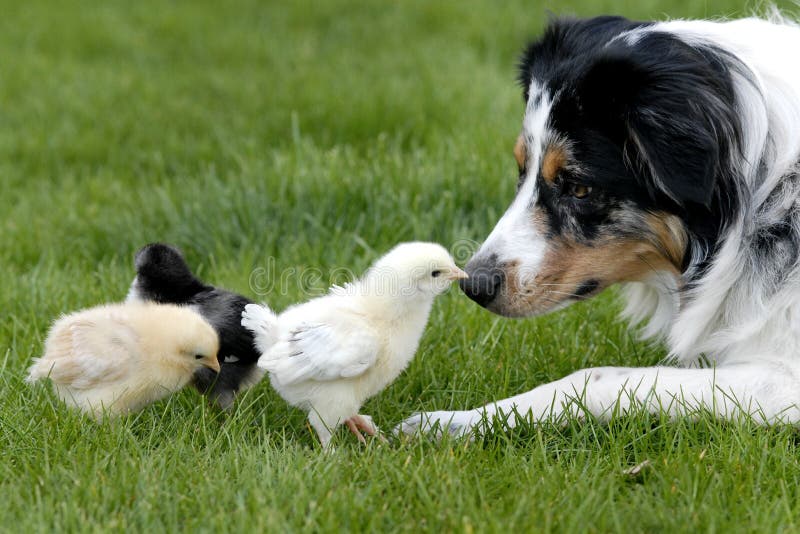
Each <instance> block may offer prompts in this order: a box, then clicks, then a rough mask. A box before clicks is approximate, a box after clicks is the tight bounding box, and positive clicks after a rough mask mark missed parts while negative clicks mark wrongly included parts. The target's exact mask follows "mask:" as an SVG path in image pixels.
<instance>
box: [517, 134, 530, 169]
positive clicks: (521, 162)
mask: <svg viewBox="0 0 800 534" xmlns="http://www.w3.org/2000/svg"><path fill="white" fill-rule="evenodd" d="M514 159H515V160H517V166H518V167H519V170H520V172H522V171H523V170H524V169H525V165H526V164H527V162H528V151H527V149H526V148H525V139H524V138H523V137H522V135H520V136H519V137H517V143H516V144H515V145H514Z"/></svg>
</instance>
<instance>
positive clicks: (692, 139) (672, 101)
mask: <svg viewBox="0 0 800 534" xmlns="http://www.w3.org/2000/svg"><path fill="white" fill-rule="evenodd" d="M577 92H578V95H577V96H578V98H579V101H580V103H581V107H582V108H583V112H584V113H586V114H587V115H589V117H590V118H594V120H593V122H595V123H596V124H598V126H599V127H601V128H603V129H605V130H606V131H609V132H610V133H611V135H612V138H616V139H617V140H618V141H619V142H620V143H621V144H622V146H623V149H624V154H625V158H626V160H627V164H628V165H630V166H631V167H632V168H633V170H634V171H635V173H636V175H637V176H641V177H642V179H643V181H644V182H645V185H646V186H647V188H648V190H650V192H651V194H653V193H654V192H656V191H658V192H660V193H662V194H664V195H666V196H668V197H669V198H671V199H672V200H673V201H674V202H675V203H677V204H678V205H680V206H684V207H685V206H687V205H689V204H694V205H698V204H699V205H703V206H706V207H709V206H710V205H711V203H712V201H713V199H714V195H715V194H719V187H720V186H721V184H719V183H718V180H719V178H720V173H721V172H725V169H726V168H727V166H728V165H729V164H728V161H727V159H728V158H729V154H730V150H731V146H732V144H733V143H735V142H736V140H737V139H738V135H737V131H738V130H737V126H736V124H737V122H736V118H735V117H734V116H733V111H732V109H733V106H732V105H731V103H732V102H733V88H732V83H731V80H730V76H729V74H728V71H727V68H726V67H725V65H724V64H723V63H722V60H721V59H720V58H719V57H718V56H716V55H715V54H714V53H713V51H702V50H698V49H695V48H692V47H690V46H689V45H686V44H685V43H682V42H680V41H678V40H677V39H676V38H675V37H672V36H666V35H663V34H652V35H646V36H644V37H642V38H641V39H640V40H639V41H638V42H635V43H634V44H628V43H624V42H623V43H619V44H615V45H612V46H610V47H608V48H607V49H606V50H604V51H603V52H602V53H601V54H600V55H599V56H598V57H596V58H595V59H594V60H593V62H592V64H591V65H590V66H589V68H588V70H587V74H586V75H585V76H584V77H583V78H582V80H581V82H580V83H579V84H578V91H577Z"/></svg>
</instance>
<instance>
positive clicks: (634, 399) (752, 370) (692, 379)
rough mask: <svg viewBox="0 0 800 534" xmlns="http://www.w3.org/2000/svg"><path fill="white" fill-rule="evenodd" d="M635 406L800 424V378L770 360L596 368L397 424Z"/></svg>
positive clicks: (445, 425) (410, 428) (404, 428)
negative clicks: (473, 406) (479, 403)
mask: <svg viewBox="0 0 800 534" xmlns="http://www.w3.org/2000/svg"><path fill="white" fill-rule="evenodd" d="M632 406H634V407H637V406H638V407H641V408H643V409H647V410H648V411H650V412H653V413H657V412H665V413H668V414H669V415H671V416H673V417H676V416H687V415H689V416H690V415H691V414H692V413H696V412H697V411H708V412H711V413H713V414H716V415H717V416H719V417H723V418H735V417H738V416H739V415H742V414H746V415H748V416H752V417H753V418H755V419H756V420H757V421H760V422H765V423H768V422H787V423H798V422H800V409H799V408H798V407H799V406H800V381H798V379H797V378H796V377H795V369H793V368H792V367H789V366H786V365H781V364H776V363H771V362H759V363H747V364H736V365H728V366H724V367H717V368H709V369H694V368H691V369H690V368H675V367H641V368H628V367H597V368H592V369H584V370H582V371H577V372H575V373H573V374H571V375H569V376H567V377H565V378H562V379H561V380H557V381H555V382H551V383H549V384H544V385H542V386H539V387H537V388H534V389H532V390H531V391H528V392H527V393H523V394H521V395H517V396H515V397H511V398H508V399H505V400H501V401H497V402H493V403H491V404H487V405H486V406H483V407H481V408H477V409H474V410H468V411H457V412H423V413H418V414H415V415H413V416H412V417H410V418H408V419H406V420H405V421H403V422H402V423H401V424H400V425H399V426H398V427H397V429H396V430H397V431H399V432H403V433H406V434H412V433H416V432H420V431H421V432H430V431H436V432H439V433H441V432H448V433H450V434H452V435H454V436H462V435H465V434H469V433H472V432H473V431H475V430H477V431H480V430H481V427H482V426H483V425H482V424H481V423H482V422H484V421H491V419H492V417H493V416H494V415H497V416H499V417H500V418H502V419H503V420H505V422H506V424H508V426H510V427H513V426H515V425H516V424H517V417H529V418H532V420H534V421H543V420H546V419H551V420H555V421H557V420H558V418H559V417H561V416H563V415H564V414H565V413H571V414H574V415H578V416H580V415H582V414H585V413H586V412H587V411H588V412H589V413H591V414H592V415H594V416H595V417H598V418H600V419H603V420H608V419H609V418H610V417H611V416H612V415H613V414H615V413H625V412H626V411H627V410H628V409H630V408H631V407H632Z"/></svg>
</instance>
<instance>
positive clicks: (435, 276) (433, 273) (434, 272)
mask: <svg viewBox="0 0 800 534" xmlns="http://www.w3.org/2000/svg"><path fill="white" fill-rule="evenodd" d="M440 274H442V271H433V272H432V273H431V276H432V277H434V278H438V277H439V275H440Z"/></svg>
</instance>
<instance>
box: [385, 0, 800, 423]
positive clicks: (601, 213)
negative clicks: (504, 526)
mask: <svg viewBox="0 0 800 534" xmlns="http://www.w3.org/2000/svg"><path fill="white" fill-rule="evenodd" d="M797 51H800V27H798V25H796V24H795V23H794V22H792V21H790V20H787V19H785V18H784V17H782V16H781V15H780V13H777V12H776V13H774V15H773V16H771V17H769V19H762V18H747V19H740V20H733V21H726V22H720V21H717V22H712V21H704V20H697V21H683V20H675V21H668V22H634V21H630V20H627V19H624V18H620V17H599V18H592V19H570V18H561V19H555V20H552V21H551V22H550V24H549V26H548V27H547V29H546V30H545V32H544V34H543V36H542V37H541V38H540V39H539V40H537V41H536V42H533V43H532V44H530V45H529V46H528V47H527V48H526V49H525V50H524V52H523V54H522V57H521V60H520V64H519V81H520V82H521V85H522V87H523V93H524V100H525V115H524V119H523V123H522V132H521V134H520V136H519V138H518V140H517V142H516V146H515V147H514V155H515V157H516V160H517V163H518V165H519V177H518V186H517V193H516V196H515V198H514V199H513V201H512V203H511V205H510V207H509V208H508V210H507V211H506V212H505V214H504V215H503V216H502V217H501V218H500V220H499V221H498V222H497V224H496V226H495V228H494V230H493V231H492V232H491V233H490V234H489V236H488V238H487V239H486V241H485V242H484V243H483V245H482V246H481V247H480V249H479V250H478V252H477V253H475V254H474V256H473V257H472V258H471V259H470V261H469V262H468V264H467V267H466V271H467V273H468V274H469V279H467V280H465V281H463V283H462V284H461V288H462V290H463V291H464V293H466V294H467V295H468V296H469V297H470V298H471V299H472V300H474V301H475V302H476V303H478V304H480V305H481V306H483V307H485V308H487V309H488V310H490V311H492V312H494V313H496V314H499V315H503V316H506V317H527V316H535V315H539V314H544V313H547V312H551V311H554V310H560V309H562V308H565V307H566V306H568V305H570V304H572V303H574V302H579V301H583V300H586V299H589V298H591V297H593V296H595V295H597V294H598V293H600V292H601V291H603V290H604V289H606V288H607V287H609V286H612V285H615V284H621V285H622V295H623V297H624V299H625V300H626V307H625V309H624V315H625V316H626V317H627V318H628V319H629V320H630V321H631V322H632V324H635V325H636V324H641V326H642V333H643V335H644V337H646V338H660V339H662V340H664V341H665V342H666V345H667V347H668V349H669V361H665V362H664V365H660V366H656V367H645V368H611V367H600V368H593V369H584V370H581V371H578V372H575V373H573V374H571V375H569V376H567V377H565V378H563V379H561V380H557V381H555V382H552V383H549V384H545V385H542V386H539V387H537V388H535V389H533V390H531V391H528V392H527V393H522V394H520V395H517V396H515V397H512V398H509V399H505V400H499V401H496V402H492V403H490V404H488V405H486V406H483V407H481V408H477V409H473V410H468V411H455V412H430V413H419V414H415V415H414V416H412V417H410V418H409V419H407V420H406V421H404V422H403V423H401V425H400V427H399V430H400V431H402V432H405V433H415V432H418V431H423V432H426V431H432V430H436V429H439V431H441V432H449V433H451V434H453V435H464V434H467V433H469V432H473V431H477V432H481V429H484V428H486V427H485V426H484V425H485V424H486V423H487V418H488V419H492V418H494V417H498V416H501V417H502V418H503V419H505V420H506V423H507V425H508V426H510V427H513V426H514V425H516V424H517V423H518V422H519V421H520V420H521V418H525V419H526V420H530V421H533V422H537V421H544V420H548V419H549V420H556V419H557V418H558V417H563V416H565V415H569V414H573V415H577V416H583V415H586V414H587V412H588V413H590V414H591V415H592V416H594V417H596V418H598V419H599V420H608V419H610V418H611V417H612V415H613V414H615V413H625V412H626V411H629V410H631V409H633V408H634V407H639V408H642V409H645V410H648V411H651V412H654V413H656V412H660V411H665V412H667V413H668V414H669V415H670V416H671V417H681V416H687V415H690V414H692V413H697V412H698V411H708V412H711V413H713V414H714V415H715V416H717V417H719V418H723V419H736V418H738V417H741V416H743V415H744V416H746V417H752V418H753V419H754V420H756V421H757V422H759V423H763V424H774V423H788V424H797V423H798V422H800V276H799V275H800V64H798V62H797V58H796V54H797ZM667 364H670V365H667Z"/></svg>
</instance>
